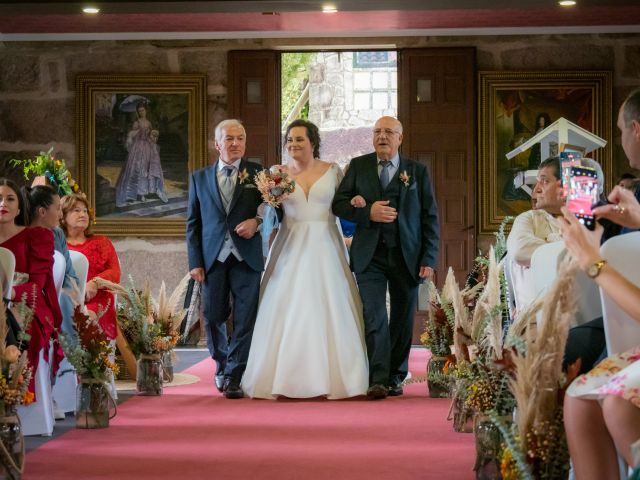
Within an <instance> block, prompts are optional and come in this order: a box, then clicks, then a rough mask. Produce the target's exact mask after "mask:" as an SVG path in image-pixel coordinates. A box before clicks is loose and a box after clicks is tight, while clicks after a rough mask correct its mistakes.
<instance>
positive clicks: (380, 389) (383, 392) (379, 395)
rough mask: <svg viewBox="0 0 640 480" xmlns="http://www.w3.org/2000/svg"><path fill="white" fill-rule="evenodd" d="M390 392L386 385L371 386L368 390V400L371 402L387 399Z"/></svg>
mask: <svg viewBox="0 0 640 480" xmlns="http://www.w3.org/2000/svg"><path fill="white" fill-rule="evenodd" d="M388 393H389V391H388V389H387V387H385V386H384V385H380V384H376V385H371V386H370V387H369V388H368V390H367V398H369V399H370V400H382V399H383V398H387V395H388Z"/></svg>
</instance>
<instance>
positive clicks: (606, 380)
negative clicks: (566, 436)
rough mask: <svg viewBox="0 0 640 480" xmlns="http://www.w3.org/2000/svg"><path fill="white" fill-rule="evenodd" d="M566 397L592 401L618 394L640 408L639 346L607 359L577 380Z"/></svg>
mask: <svg viewBox="0 0 640 480" xmlns="http://www.w3.org/2000/svg"><path fill="white" fill-rule="evenodd" d="M567 395H570V396H572V397H582V398H591V399H600V398H603V397H605V396H606V395H616V396H618V397H622V398H624V399H625V400H628V401H630V402H631V403H633V404H634V405H635V406H636V407H638V408H640V346H638V347H634V348H632V349H631V350H627V351H626V352H624V353H621V354H617V355H611V356H609V357H607V358H605V359H604V360H603V361H602V362H600V363H599V364H598V365H596V366H595V367H594V368H593V369H592V370H591V371H590V372H588V373H585V374H584V375H580V376H579V377H578V378H576V379H575V380H574V381H573V383H572V384H571V386H570V387H569V390H567Z"/></svg>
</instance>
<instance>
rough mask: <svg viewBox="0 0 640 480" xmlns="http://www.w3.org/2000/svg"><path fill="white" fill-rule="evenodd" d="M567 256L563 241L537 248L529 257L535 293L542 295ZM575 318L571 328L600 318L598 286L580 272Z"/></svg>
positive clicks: (576, 293)
mask: <svg viewBox="0 0 640 480" xmlns="http://www.w3.org/2000/svg"><path fill="white" fill-rule="evenodd" d="M566 254H567V252H566V249H565V246H564V241H562V240H560V241H559V242H552V243H549V244H547V245H542V246H541V247H539V248H537V249H536V250H535V251H534V252H533V255H532V256H531V273H532V276H533V282H534V285H535V289H536V293H537V294H538V295H544V293H545V292H546V291H547V289H548V288H549V287H550V286H551V284H552V283H553V281H554V280H555V279H556V276H557V275H558V264H559V263H560V261H561V260H562V259H563V258H564V256H565V255H566ZM575 282H576V288H575V295H576V303H577V307H578V309H577V311H576V316H575V318H574V320H573V322H571V326H572V327H575V326H577V325H582V324H583V323H587V322H590V321H591V320H594V319H596V318H598V317H601V316H602V303H601V301H600V295H599V291H598V286H597V285H596V284H595V283H594V282H592V281H591V279H590V278H589V277H588V276H587V275H586V274H585V273H584V272H582V271H580V270H578V271H577V272H576V276H575Z"/></svg>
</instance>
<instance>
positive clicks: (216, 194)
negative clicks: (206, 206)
mask: <svg viewBox="0 0 640 480" xmlns="http://www.w3.org/2000/svg"><path fill="white" fill-rule="evenodd" d="M218 162H219V160H218ZM218 162H216V163H214V164H213V166H212V167H211V168H209V169H208V170H207V176H206V178H207V183H208V184H209V185H210V186H211V190H209V191H210V192H211V198H212V199H213V203H215V205H216V206H217V207H218V209H219V210H220V211H221V212H223V213H226V212H225V210H224V205H223V204H222V198H221V197H220V189H219V188H218V175H217V173H218Z"/></svg>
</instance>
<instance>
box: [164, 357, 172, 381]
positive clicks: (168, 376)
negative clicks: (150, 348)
mask: <svg viewBox="0 0 640 480" xmlns="http://www.w3.org/2000/svg"><path fill="white" fill-rule="evenodd" d="M162 382H163V383H171V382H173V350H169V351H168V352H164V353H163V354H162Z"/></svg>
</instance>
